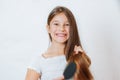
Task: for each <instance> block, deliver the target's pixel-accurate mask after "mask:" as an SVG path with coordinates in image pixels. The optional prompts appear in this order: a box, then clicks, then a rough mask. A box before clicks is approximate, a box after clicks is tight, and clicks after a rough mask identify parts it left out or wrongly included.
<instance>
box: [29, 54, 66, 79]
mask: <svg viewBox="0 0 120 80" xmlns="http://www.w3.org/2000/svg"><path fill="white" fill-rule="evenodd" d="M66 64H67V61H66V58H65V55H60V56H55V57H51V58H45V57H43V56H42V55H40V56H38V57H37V58H35V59H34V60H33V61H32V63H31V64H30V66H29V67H28V68H30V69H33V70H35V71H36V72H37V73H40V75H41V79H40V80H53V79H55V78H57V77H60V76H62V74H63V71H64V69H65V67H66Z"/></svg>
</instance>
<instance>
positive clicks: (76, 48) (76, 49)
mask: <svg viewBox="0 0 120 80" xmlns="http://www.w3.org/2000/svg"><path fill="white" fill-rule="evenodd" d="M74 52H75V54H78V52H84V50H83V49H82V48H81V47H80V46H76V45H75V47H74Z"/></svg>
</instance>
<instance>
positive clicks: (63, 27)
mask: <svg viewBox="0 0 120 80" xmlns="http://www.w3.org/2000/svg"><path fill="white" fill-rule="evenodd" d="M46 28H47V31H48V34H49V37H50V41H51V44H50V46H49V47H48V49H47V51H45V52H44V53H42V54H41V55H40V56H38V57H37V58H36V59H35V60H34V61H33V63H32V64H31V65H30V66H29V68H28V71H27V74H26V80H38V79H40V80H64V76H63V72H64V69H65V67H66V65H67V64H68V63H70V62H75V64H76V65H77V67H76V72H75V74H74V76H73V77H72V78H71V79H72V80H93V77H92V74H91V72H90V70H89V66H90V64H91V61H90V58H89V57H88V56H87V55H86V53H85V52H84V51H83V49H82V45H81V43H80V39H79V34H78V30H77V24H76V21H75V18H74V16H73V14H72V12H71V11H70V10H69V9H68V8H66V7H62V6H57V7H55V8H54V9H53V10H52V11H51V13H50V14H49V16H48V21H47V26H46Z"/></svg>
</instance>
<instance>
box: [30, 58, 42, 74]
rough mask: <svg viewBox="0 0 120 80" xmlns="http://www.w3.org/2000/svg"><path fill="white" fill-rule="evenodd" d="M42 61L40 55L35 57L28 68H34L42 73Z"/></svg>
mask: <svg viewBox="0 0 120 80" xmlns="http://www.w3.org/2000/svg"><path fill="white" fill-rule="evenodd" d="M40 62H41V60H40V56H37V57H35V58H33V59H32V61H31V63H30V64H29V66H28V69H32V70H34V71H36V72H37V73H39V74H41V66H40V65H41V64H40Z"/></svg>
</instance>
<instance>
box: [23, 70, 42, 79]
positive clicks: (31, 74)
mask: <svg viewBox="0 0 120 80" xmlns="http://www.w3.org/2000/svg"><path fill="white" fill-rule="evenodd" d="M39 78H40V74H39V73H37V72H36V71H34V70H32V69H28V70H27V74H26V78H25V80H38V79H39Z"/></svg>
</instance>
